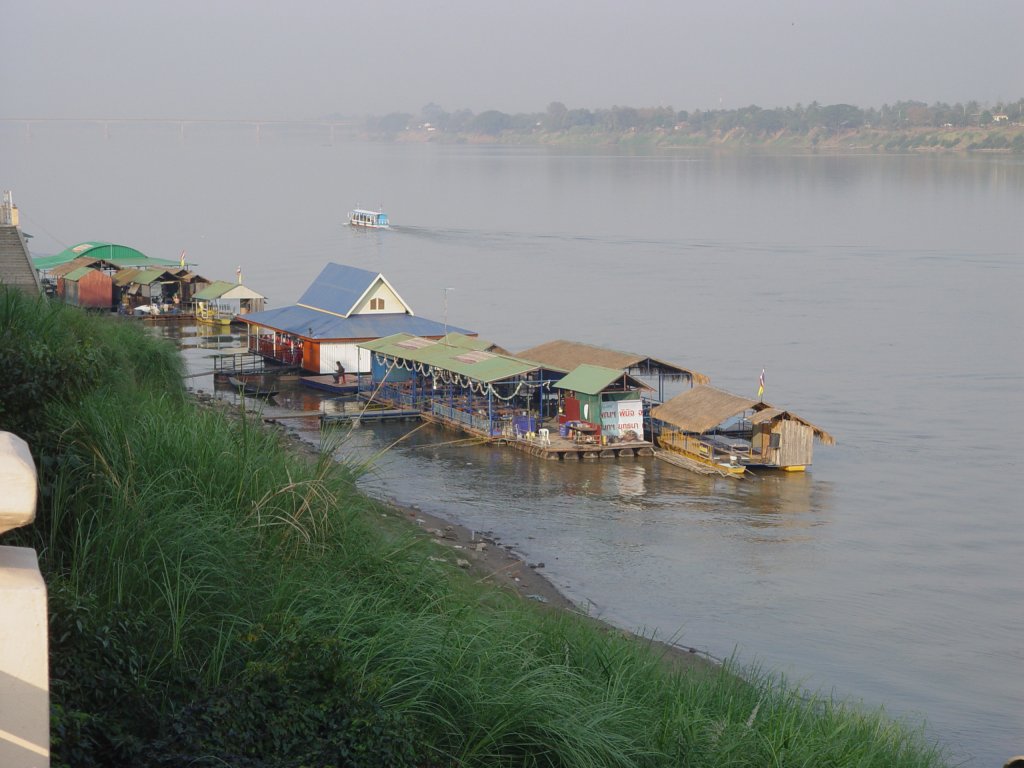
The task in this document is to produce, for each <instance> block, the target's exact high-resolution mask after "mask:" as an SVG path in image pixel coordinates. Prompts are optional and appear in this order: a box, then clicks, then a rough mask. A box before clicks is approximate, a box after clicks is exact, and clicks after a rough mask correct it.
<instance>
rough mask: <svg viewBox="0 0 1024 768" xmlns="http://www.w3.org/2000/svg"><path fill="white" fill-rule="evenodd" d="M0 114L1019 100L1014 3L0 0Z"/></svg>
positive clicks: (293, 114) (1022, 79) (1023, 26)
mask: <svg viewBox="0 0 1024 768" xmlns="http://www.w3.org/2000/svg"><path fill="white" fill-rule="evenodd" d="M0 52H2V57H0V59H2V62H3V63H2V65H0V93H3V96H4V98H3V100H2V101H0V117H23V116H25V117H81V116H85V117H92V116H95V117H215V118H233V117H235V118H278V119H279V118H305V117H318V116H323V115H325V114H330V113H342V114H350V115H361V114H367V113H372V114H384V113H387V112H393V111H401V112H412V113H414V114H417V113H419V111H420V108H421V107H423V106H424V105H425V104H427V103H429V102H434V103H436V104H438V105H440V106H441V107H442V108H444V109H445V110H447V111H450V112H451V111H455V110H457V109H463V108H466V109H470V110H472V111H473V112H477V113H479V112H482V111H484V110H487V109H499V110H501V111H503V112H509V113H514V112H540V111H543V110H544V109H545V108H546V107H547V105H548V104H549V103H550V102H552V101H561V102H563V103H564V104H566V106H568V107H569V108H575V107H586V108H589V109H594V108H606V107H611V106H613V105H620V106H632V107H644V106H672V107H674V108H675V109H677V110H679V109H687V110H692V109H709V108H716V107H724V108H735V107H741V106H746V105H749V104H757V105H759V106H761V107H774V106H791V105H794V104H797V103H803V104H807V103H809V102H811V101H815V100H816V101H818V102H820V103H822V104H833V103H841V102H845V103H850V104H855V105H857V106H861V107H878V106H881V105H882V104H885V103H892V102H894V101H897V100H902V99H914V100H918V101H923V102H926V103H929V104H930V103H933V102H935V101H945V102H948V103H951V104H952V103H955V102H957V101H967V100H971V99H975V100H978V101H980V102H982V103H983V104H992V103H994V102H996V101H998V100H1006V101H1015V100H1017V99H1018V98H1020V97H1022V96H1024V0H861V2H850V1H849V0H844V1H843V2H833V0H778V1H773V0H712V1H711V2H701V3H695V2H689V1H688V0H619V1H618V2H606V1H605V0H543V1H542V0H505V1H504V2H492V1H491V0H434V1H433V2H412V0H405V1H402V2H396V1H389V0H368V1H366V2H360V3H353V2H348V0H276V1H275V2H266V1H264V0H88V1H87V2H82V1H80V0H74V1H71V0H69V1H66V2H63V1H59V0H23V1H22V2H15V0H0Z"/></svg>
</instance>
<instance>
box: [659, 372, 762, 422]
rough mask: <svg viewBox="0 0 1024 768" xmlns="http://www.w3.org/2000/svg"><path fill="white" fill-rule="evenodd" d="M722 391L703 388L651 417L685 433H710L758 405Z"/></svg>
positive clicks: (663, 406)
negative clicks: (724, 422) (709, 431)
mask: <svg viewBox="0 0 1024 768" xmlns="http://www.w3.org/2000/svg"><path fill="white" fill-rule="evenodd" d="M757 404H758V402H757V400H749V399H747V398H745V397H740V396H739V395H733V394H731V393H729V392H725V391H723V390H721V389H715V388H714V387H710V386H708V385H706V384H705V385H701V386H697V387H694V388H693V389H691V390H689V391H687V392H683V393H682V394H680V395H676V396H675V397H673V398H672V399H671V400H669V401H668V402H666V403H663V404H661V405H657V406H655V407H654V408H652V409H651V416H653V417H654V418H656V419H660V420H661V421H664V422H665V423H666V424H671V425H672V426H674V427H678V428H679V429H681V430H683V431H684V432H696V433H698V434H699V433H701V432H707V431H708V430H709V429H711V428H712V427H717V426H718V425H719V424H721V423H722V422H723V421H727V420H728V419H731V418H732V417H733V416H738V415H739V414H741V413H743V412H744V411H746V410H749V409H751V408H753V407H754V406H755V405H757Z"/></svg>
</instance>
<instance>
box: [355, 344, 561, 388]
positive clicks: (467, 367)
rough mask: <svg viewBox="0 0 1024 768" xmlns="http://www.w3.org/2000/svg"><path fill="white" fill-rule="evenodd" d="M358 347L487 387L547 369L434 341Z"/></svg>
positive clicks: (530, 363)
mask: <svg viewBox="0 0 1024 768" xmlns="http://www.w3.org/2000/svg"><path fill="white" fill-rule="evenodd" d="M359 346H360V347H363V348H365V349H370V350H372V351H374V352H377V353H379V354H382V355H387V356H388V357H392V358H395V359H399V360H409V361H412V362H416V363H421V364H423V365H429V366H431V367H434V368H438V369H441V370H445V371H451V372H453V373H457V374H459V375H460V376H465V377H467V378H470V379H472V380H473V381H478V382H482V383H484V384H493V383H494V382H498V381H506V380H508V379H513V378H515V377H516V376H521V375H523V374H526V373H530V372H532V371H537V370H540V369H542V368H546V366H544V365H541V364H539V363H536V362H534V361H532V360H522V359H520V358H516V357H512V356H510V355H499V354H495V353H493V352H485V351H482V350H466V349H464V348H462V347H455V346H451V345H449V344H443V343H440V342H438V341H434V340H431V339H420V340H414V339H410V338H392V339H378V340H376V341H373V342H368V343H366V344H360V345H359Z"/></svg>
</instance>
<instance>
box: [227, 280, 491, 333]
mask: <svg viewBox="0 0 1024 768" xmlns="http://www.w3.org/2000/svg"><path fill="white" fill-rule="evenodd" d="M360 271H361V270H360ZM374 277H376V275H374ZM307 293H308V291H307ZM238 319H239V320H242V321H244V322H246V323H251V324H253V325H262V326H266V327H268V328H273V329H274V330H277V331H283V332H285V333H290V334H292V335H294V336H302V337H304V338H307V339H308V338H313V339H318V340H320V341H326V340H338V341H342V340H353V339H359V340H365V339H379V338H381V337H382V336H390V335H392V334H394V333H409V334H412V335H413V336H443V335H444V334H445V333H466V334H471V333H473V332H472V331H467V330H465V329H462V328H457V327H455V326H454V325H445V324H444V323H439V322H437V321H436V320H428V319H427V318H425V317H417V316H415V315H407V314H405V313H400V312H395V313H388V314H369V315H353V316H352V317H338V316H337V315H331V314H327V313H325V312H319V311H317V310H315V309H309V308H308V307H301V306H292V307H282V308H281V309H269V310H267V311H265V312H251V313H249V314H247V315H242V316H241V317H239V318H238Z"/></svg>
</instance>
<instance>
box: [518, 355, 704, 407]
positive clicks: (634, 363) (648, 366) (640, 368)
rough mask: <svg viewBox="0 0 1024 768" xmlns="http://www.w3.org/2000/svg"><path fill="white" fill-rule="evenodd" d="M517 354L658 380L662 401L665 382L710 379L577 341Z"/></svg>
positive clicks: (564, 366) (564, 365) (568, 366)
mask: <svg viewBox="0 0 1024 768" xmlns="http://www.w3.org/2000/svg"><path fill="white" fill-rule="evenodd" d="M516 354H517V355H518V356H519V357H522V358H525V359H527V360H536V361H538V362H541V363H546V364H549V365H555V366H558V367H560V368H562V369H564V370H567V371H571V370H572V369H574V368H576V367H577V366H580V365H596V366H600V367H602V368H612V369H615V370H619V371H623V372H625V373H628V374H630V375H631V376H635V377H640V378H643V379H649V380H651V381H655V382H657V384H656V388H657V395H656V399H657V400H658V401H659V402H661V401H663V400H664V399H665V390H666V384H669V383H673V382H681V383H683V384H685V385H689V386H693V385H694V384H707V383H708V382H709V381H710V379H709V378H708V377H707V376H705V375H704V374H703V373H698V372H697V371H694V370H690V369H688V368H681V367H679V366H677V365H673V364H672V363H667V362H665V361H663V360H658V359H657V358H654V357H649V356H647V355H639V354H636V353H635V352H620V351H618V350H614V349H605V348H604V347H596V346H594V345H592V344H583V343H581V342H577V341H563V340H557V341H549V342H547V343H545V344H541V345H539V346H536V347H531V348H530V349H526V350H523V351H522V352H518V353H516Z"/></svg>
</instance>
